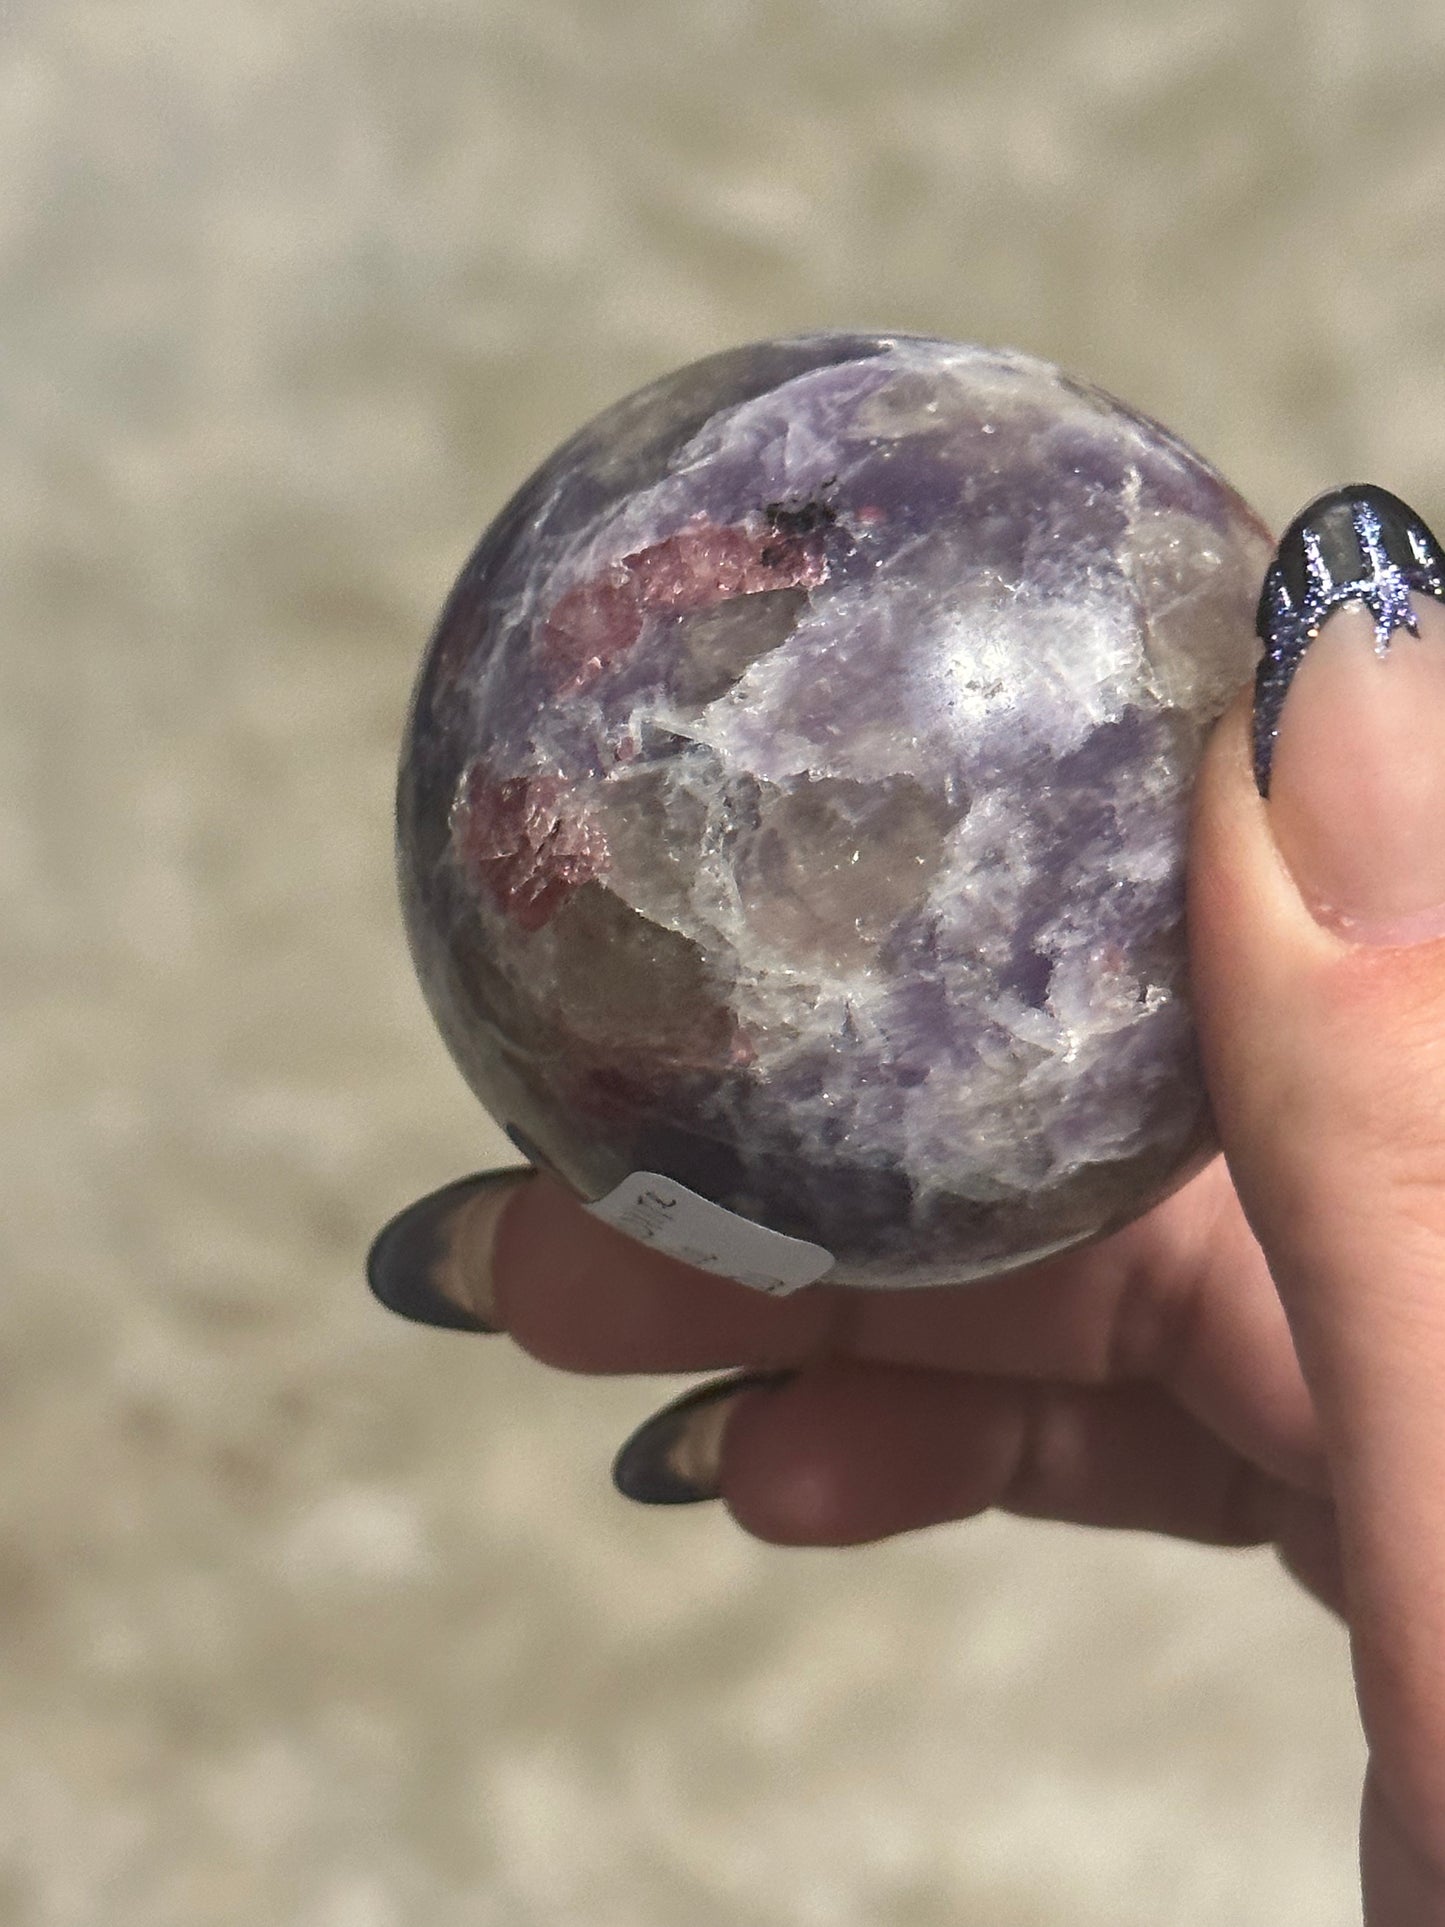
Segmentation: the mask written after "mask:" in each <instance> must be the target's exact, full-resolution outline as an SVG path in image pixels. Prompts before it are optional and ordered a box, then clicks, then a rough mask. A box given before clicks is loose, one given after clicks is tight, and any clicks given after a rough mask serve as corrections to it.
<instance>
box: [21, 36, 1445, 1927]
mask: <svg viewBox="0 0 1445 1927" xmlns="http://www.w3.org/2000/svg"><path fill="white" fill-rule="evenodd" d="M1389 12H1390V20H1391V25H1392V28H1393V33H1392V34H1387V33H1386V31H1385V28H1384V25H1383V23H1382V16H1381V14H1380V11H1379V10H1378V9H1376V8H1374V7H1372V6H1370V5H1369V4H1367V0H1357V3H1356V4H1349V3H1348V0H1333V3H1332V4H1331V3H1329V0H1319V3H1318V4H1315V5H1313V6H1308V7H1306V6H1294V5H1270V4H1268V0H1265V3H1264V4H1261V0H1197V4H1195V5H1192V6H1190V7H1188V8H1177V7H1170V6H1163V5H1159V4H1156V3H1155V0H1118V4H1105V3H1104V0H1084V3H1083V4H1065V0H1059V4H1046V5H1039V4H1026V3H1023V4H1021V0H979V3H978V4H973V5H959V4H951V3H950V0H842V3H841V4H839V5H836V6H832V7H829V8H826V9H825V8H822V7H818V6H814V7H808V6H804V5H802V4H801V3H800V0H794V3H791V4H786V3H785V4H778V5H763V4H760V3H759V4H747V3H746V0H696V4H691V3H689V0H683V4H678V0H630V3H628V4H624V3H623V0H612V3H611V4H603V3H602V0H573V3H572V4H571V5H555V4H547V0H541V4H539V3H538V0H406V3H405V4H398V3H397V0H204V4H199V3H198V0H5V3H3V4H0V183H3V185H0V636H3V642H0V898H3V914H0V971H3V985H4V989H3V1010H4V1017H3V1024H4V1030H3V1066H0V1136H3V1158H0V1168H3V1178H0V1188H3V1199H0V1240H3V1247H4V1258H5V1291H4V1295H3V1301H0V1348H3V1352H0V1356H3V1395H0V1463H3V1466H4V1468H5V1471H4V1476H3V1478H0V1636H3V1642H4V1654H5V1660H4V1665H3V1669H0V1921H3V1922H4V1923H5V1924H6V1927H10V1924H11V1923H14V1924H15V1927H232V1924H233V1923H234V1924H235V1927H257V1923H266V1927H463V1924H464V1923H465V1927H561V1924H562V1923H567V1924H568V1927H571V1924H572V1923H576V1924H577V1927H583V1924H584V1923H585V1927H677V1924H678V1923H680V1922H684V1921H685V1922H687V1923H688V1927H742V1924H746V1927H875V1923H887V1927H943V1923H945V1922H947V1923H951V1924H953V1927H957V1923H976V1924H977V1927H1045V1924H1046V1923H1048V1924H1049V1927H1053V1924H1054V1923H1062V1922H1068V1923H1070V1927H1205V1923H1211V1924H1213V1923H1229V1927H1343V1924H1344V1923H1348V1922H1349V1921H1351V1920H1352V1919H1353V1918H1355V1914H1356V1903H1355V1901H1354V1897H1353V1895H1354V1872H1353V1862H1354V1847H1353V1840H1352V1833H1353V1820H1354V1806H1355V1786H1356V1780H1357V1775H1358V1771H1359V1766H1360V1756H1359V1746H1358V1742H1357V1739H1356V1736H1355V1730H1354V1719H1353V1710H1352V1703H1351V1697H1350V1692H1349V1684H1348V1677H1347V1671H1346V1666H1345V1655H1344V1648H1343V1642H1342V1639H1341V1637H1340V1635H1339V1633H1338V1631H1337V1629H1336V1628H1334V1627H1333V1626H1332V1625H1331V1624H1330V1623H1329V1622H1328V1621H1327V1620H1326V1618H1325V1617H1324V1615H1323V1614H1322V1613H1320V1612H1318V1611H1317V1610H1316V1609H1315V1608H1314V1607H1312V1606H1311V1605H1310V1604H1308V1603H1307V1602H1306V1601H1304V1600H1303V1599H1301V1598H1299V1597H1297V1596H1295V1595H1294V1594H1293V1593H1292V1592H1291V1591H1290V1589H1289V1588H1288V1586H1287V1585H1286V1583H1285V1582H1284V1581H1283V1580H1282V1579H1281V1578H1280V1577H1279V1576H1278V1575H1277V1572H1276V1569H1275V1567H1274V1565H1273V1563H1272V1561H1271V1560H1270V1559H1269V1558H1268V1557H1267V1556H1265V1555H1256V1554H1235V1555H1223V1554H1212V1553H1206V1552H1201V1551H1197V1550H1193V1549H1186V1548H1179V1547H1172V1546H1169V1545H1164V1544H1155V1543H1152V1542H1149V1541H1146V1540H1143V1539H1127V1540H1104V1539H1100V1538H1097V1537H1091V1536H1089V1535H1087V1534H1085V1533H1082V1532H1075V1531H1071V1530H1067V1529H1063V1528H1050V1527H1045V1526H1036V1527H1031V1526H1025V1525H1022V1524H1017V1523H1013V1522H1008V1521H999V1520H992V1519H990V1520H985V1521H982V1522H979V1523H977V1524H974V1525H970V1526H968V1527H966V1528H961V1529H958V1530H953V1531H946V1532H940V1533H936V1534H933V1535H929V1536H926V1537H922V1538H919V1539H916V1540H913V1541H911V1542H908V1543H903V1544H899V1545H896V1546H892V1547H887V1548H882V1549H878V1550H873V1551H868V1552H863V1553H855V1554H848V1555H830V1554H810V1555H788V1554H784V1553H779V1552H772V1551H767V1550H764V1549H762V1548H760V1547H757V1546H754V1545H752V1544H750V1543H748V1542H746V1541H744V1540H743V1539H742V1538H741V1537H740V1536H739V1535H738V1534H737V1533H736V1532H735V1531H734V1530H733V1529H732V1528H731V1527H730V1526H729V1524H728V1522H727V1520H726V1518H725V1517H723V1516H721V1515H720V1513H718V1511H717V1510H716V1509H713V1508H704V1509H699V1510H698V1511H697V1512H694V1513H687V1514H683V1515H670V1514H661V1515H653V1514H649V1513H645V1512H642V1511H640V1510H632V1509H629V1508H628V1507H626V1506H625V1505H624V1504H623V1502H622V1501H620V1500H618V1499H616V1498H614V1497H613V1495H612V1494H611V1492H610V1490H609V1488H608V1485H607V1482H606V1465H607V1462H608V1459H609V1457H610V1455H611V1452H612V1450H613V1448H614V1446H615V1444H616V1443H617V1441H618V1440H619V1439H620V1437H621V1436H622V1435H623V1434H624V1433H625V1432H626V1431H627V1430H628V1429H629V1428H630V1426H631V1424H632V1423H633V1422H634V1421H635V1420H636V1419H637V1418H639V1417H640V1416H641V1415H642V1414H643V1413H644V1412H645V1411H647V1410H648V1409H650V1407H651V1406H652V1405H653V1404H654V1403H656V1402H658V1401H659V1400H660V1398H661V1397H662V1396H663V1394H664V1393H665V1392H667V1391H669V1390H671V1389H672V1383H671V1382H669V1383H668V1384H646V1383H641V1382H622V1383H614V1384H603V1383H581V1382H572V1381H567V1380H564V1379H562V1378H559V1377H554V1376H551V1375H549V1374H546V1373H544V1372H543V1371H542V1370H541V1369H540V1368H538V1367H534V1366H531V1365H528V1364H527V1363H526V1362H524V1361H522V1360H521V1359H519V1358H518V1357H516V1356H515V1355H513V1354H512V1353H511V1352H510V1351H509V1349H508V1348H507V1347H506V1346H505V1344H504V1343H502V1342H501V1341H491V1342H484V1341H482V1340H476V1341H472V1340H464V1339H458V1338H455V1337H447V1336H440V1335H432V1334H428V1333H424V1332H420V1331H416V1330H413V1329H410V1328H407V1327H405V1326H403V1325H401V1324H399V1323H396V1322H393V1321H390V1320H388V1319H387V1318H386V1317H385V1316H384V1315H383V1314H382V1313H381V1312H380V1311H379V1310H377V1309H376V1307H375V1306H374V1305H373V1304H372V1302H371V1301H370V1299H369V1298H368V1297H367V1296H366V1294H365V1292H364V1290H363V1288H362V1285H361V1281H360V1266H361V1258H362V1253H363V1251H364V1248H365V1245H366V1243H367V1240H368V1238H369V1235H370V1233H371V1232H372V1230H373V1229H374V1228H375V1226H376V1225H377V1224H378V1223H379V1222H380V1220H381V1219H382V1218H383V1217H384V1216H386V1215H387V1214H389V1213H390V1211H391V1210H393V1209H394V1208H395V1207H396V1206H398V1205H399V1204H401V1203H402V1202H403V1201H404V1200H406V1199H407V1198H409V1197H411V1196H413V1195H415V1194H416V1193H418V1192H420V1191H422V1190H425V1189H427V1188H429V1187H430V1186H431V1185H432V1184H435V1183H438V1182H441V1181H442V1180H444V1179H447V1178H450V1177H452V1176H453V1175H456V1174H458V1173H460V1172H462V1171H465V1170H467V1169H470V1168H474V1167H476V1166H478V1165H482V1164H485V1163H487V1162H489V1161H491V1160H492V1158H493V1156H494V1154H495V1152H496V1150H497V1143H496V1139H495V1136H494V1134H493V1133H492V1132H491V1131H490V1128H489V1127H488V1125H487V1124H486V1122H485V1120H484V1119H483V1118H482V1117H481V1116H480V1114H479V1113H478V1111H477V1109H476V1108H475V1106H474V1105H473V1103H472V1101H471V1100H470V1098H469V1097H468V1096H467V1094H466V1093H465V1091H464V1090H463V1089H462V1088H461V1086H460V1084H459V1082H458V1080H457V1078H456V1077H455V1075H454V1073H453V1072H452V1070H451V1068H450V1066H449V1064H448V1063H447V1061H446V1060H445V1058H444V1055H443V1053H442V1050H441V1047H440V1045H439V1044H438V1042H437V1041H436V1039H435V1038H434V1036H433V1035H432V1033H431V1030H430V1027H429V1022H428V1020H427V1018H426V1015H425V1012H424V1010H423V1007H422V1003H421V999H420V996H419V994H418V992H417V991H416V989H415V986H414V984H413V982H412V980H411V976H410V972H409V967H408V963H407V959H406V956H405V952H404V948H403V944H402V939H401V934H400V930H399V924H398V919H397V915H396V911H395V907H394V900H393V888H392V878H391V867H390V862H391V859H390V826H389V812H390V791H391V783H392V774H393V762H394V754H395V746H396V742H397V736H398V731H399V728H400V724H401V718H402V714H403V709H404V705H405V700H406V696H407V691H408V687H409V683H410V680H411V677H412V674H413V670H414V667H415V663H416V660H417V658H418V655H419V652H420V648H421V645H422V642H423V640H424V637H425V634H426V631H427V628H428V626H429V623H430V620H431V618H432V615H433V612H434V611H435V609H436V607H437V606H438V604H439V601H440V599H441V596H442V595H443V593H444V592H445V590H446V588H447V586H448V584H449V582H450V579H451V577H452V574H453V572H454V570H455V568H456V567H457V565H458V564H459V563H460V561H461V559H462V557H463V556H464V554H465V553H466V551H467V549H468V548H469V546H470V544H471V542H472V540H473V538H474V536H475V534H476V532H477V530H478V529H479V528H480V527H481V525H482V523H483V522H484V521H485V520H486V519H487V517H488V516H489V515H490V514H491V513H492V512H493V511H494V510H495V508H496V507H497V506H498V505H499V504H500V502H501V500H502V498H503V497H504V495H505V494H506V493H507V492H508V491H509V489H510V487H511V486H512V485H513V484H514V483H515V482H516V481H517V480H519V479H520V477H521V476H522V475H523V474H524V473H525V472H526V470H527V469H528V468H529V467H530V466H531V465H532V463H533V462H534V461H535V460H536V459H537V458H539V457H540V456H541V455H542V454H543V453H544V452H545V451H546V450H547V449H548V448H549V447H550V446H551V445H552V444H553V443H554V442H555V441H556V440H557V439H558V438H559V437H560V436H561V435H562V434H563V433H564V432H565V431H567V430H568V429H570V428H571V427H572V426H573V425H575V424H576V423H577V422H578V421H579V420H581V419H582V418H583V417H585V416H586V415H587V414H589V413H591V412H592V411H593V410H594V409H595V408H596V407H598V406H600V405H601V404H603V403H604V402H606V401H608V400H610V399H612V398H613V397H615V396H616V395H618V394H620V393H621V392H623V391H624V390H625V389H627V388H628V387H630V386H632V385H633V384H635V383H636V382H637V381H639V380H641V379H643V378H645V377H646V376H649V375H651V374H654V373H657V372H660V371H661V370H662V369H664V368H666V367H668V366H670V365H672V364H674V363H677V362H679V361H682V360H685V359H687V358H689V357H690V356H692V355H694V354H698V353H701V352H704V351H706V350H708V349H710V348H713V347H717V346H721V345H724V344H726V343H730V342H733V341H737V340H743V339H748V338H751V337H755V336H758V335H762V334H766V333H770V332H773V331H777V330H783V329H795V328H801V327H809V326H815V325H843V324H847V323H864V324H876V325H882V326H893V327H911V328H920V329H926V330H931V331H937V332H940V333H945V334H953V335H958V336H962V337H968V338H979V339H983V340H987V341H1002V342H1009V343H1012V344H1014V345H1016V346H1019V347H1022V348H1026V349H1031V350H1033V351H1035V352H1039V353H1042V354H1045V355H1048V356H1052V357H1054V358H1056V359H1059V360H1061V361H1063V362H1065V363H1066V364H1068V365H1070V366H1072V367H1073V368H1075V369H1077V370H1078V371H1079V372H1080V373H1083V374H1086V375H1088V376H1090V377H1092V378H1094V379H1095V380H1098V381H1100V382H1102V383H1103V384H1104V385H1106V386H1108V387H1110V388H1113V389H1114V390H1116V391H1117V392H1119V393H1121V394H1123V395H1124V396H1125V397H1127V398H1128V399H1129V400H1131V401H1132V402H1134V403H1136V404H1137V405H1140V406H1142V407H1144V408H1146V409H1148V410H1149V411H1151V412H1153V413H1155V414H1157V415H1159V416H1161V417H1163V418H1164V419H1165V420H1167V421H1169V422H1171V423H1172V424H1174V425H1175V426H1177V427H1178V428H1179V429H1180V430H1181V431H1182V432H1184V433H1185V434H1186V435H1187V436H1188V437H1189V438H1190V439H1191V440H1193V441H1195V442H1196V443H1197V444H1198V445H1199V446H1201V447H1202V448H1203V449H1204V450H1205V451H1206V452H1207V453H1209V454H1210V455H1211V456H1213V457H1214V458H1215V459H1216V460H1218V461H1219V462H1220V463H1221V465H1222V466H1223V467H1224V468H1225V469H1226V470H1227V471H1228V472H1229V473H1230V474H1231V475H1232V476H1233V478H1234V479H1235V480H1236V481H1237V482H1238V483H1239V484H1240V485H1241V486H1242V487H1243V488H1244V489H1245V491H1246V492H1247V493H1249V494H1251V495H1252V496H1253V497H1254V499H1255V500H1256V501H1257V502H1258V503H1259V505H1260V506H1261V508H1262V509H1263V510H1264V511H1265V512H1266V513H1267V514H1269V515H1271V516H1272V517H1274V518H1275V519H1276V520H1282V519H1283V518H1284V517H1286V516H1287V515H1288V514H1289V513H1291V512H1292V511H1293V510H1294V508H1296V507H1297V506H1298V505H1299V503H1301V502H1302V501H1304V500H1305V499H1306V498H1307V497H1308V496H1309V495H1310V494H1311V493H1313V492H1314V491H1315V490H1316V489H1318V488H1320V487H1323V486H1326V485H1328V484H1330V483H1333V482H1336V481H1340V480H1344V479H1347V478H1350V477H1353V476H1360V477H1369V478H1372V479H1378V480H1380V481H1382V482H1385V483H1387V484H1388V485H1390V486H1392V487H1394V488H1397V489H1399V490H1400V491H1401V492H1403V493H1404V494H1405V495H1406V496H1408V497H1411V498H1412V499H1416V500H1418V501H1419V503H1420V506H1421V507H1422V509H1423V510H1424V511H1425V512H1426V514H1427V515H1430V516H1431V517H1432V519H1436V520H1437V521H1438V518H1439V512H1440V510H1441V509H1442V507H1445V503H1442V501H1441V498H1440V492H1439V483H1438V477H1439V463H1438V448H1437V446H1436V440H1435V438H1436V436H1437V435H1438V432H1439V431H1438V423H1439V421H1440V420H1441V418H1442V415H1445V406H1442V404H1445V353H1442V350H1445V255H1442V250H1441V245H1440V239H1439V236H1440V232H1441V222H1440V211H1441V201H1442V195H1445V120H1442V117H1441V115H1440V112H1439V98H1440V91H1441V84H1442V79H1445V13H1442V12H1441V10H1440V9H1439V8H1438V6H1436V5H1434V4H1433V0H1425V3H1424V4H1419V5H1415V6H1411V5H1408V4H1405V5H1400V6H1397V7H1395V8H1393V9H1391V10H1389Z"/></svg>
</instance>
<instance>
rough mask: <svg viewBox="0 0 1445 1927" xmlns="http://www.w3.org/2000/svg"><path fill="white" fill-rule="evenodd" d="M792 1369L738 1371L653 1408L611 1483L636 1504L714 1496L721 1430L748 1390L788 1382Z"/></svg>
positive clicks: (614, 1468)
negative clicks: (654, 1409) (659, 1407)
mask: <svg viewBox="0 0 1445 1927" xmlns="http://www.w3.org/2000/svg"><path fill="white" fill-rule="evenodd" d="M796 1377H797V1373H796V1372H738V1373H735V1374H734V1375H733V1377H731V1378H721V1379H715V1380H714V1381H713V1382H712V1383H711V1384H710V1385H700V1386H698V1387H697V1389H696V1390H695V1391H691V1392H685V1393H684V1394H683V1396H682V1397H681V1398H678V1399H674V1400H673V1401H672V1403H671V1404H670V1405H664V1406H663V1408H662V1410H661V1411H660V1412H654V1413H653V1415H652V1417H651V1418H650V1419H647V1420H645V1421H644V1422H643V1423H642V1424H641V1425H639V1426H638V1428H637V1430H636V1431H635V1432H634V1433H633V1434H632V1436H631V1438H630V1439H628V1441H627V1443H626V1444H625V1445H624V1446H623V1448H622V1450H621V1451H620V1452H619V1453H618V1454H617V1457H616V1458H615V1459H614V1460H613V1463H612V1483H613V1484H614V1485H615V1486H616V1487H617V1490H618V1491H619V1492H620V1493H621V1494H622V1496H623V1498H624V1499H635V1500H636V1501H637V1503H638V1504H639V1505H696V1504H697V1503H698V1502H699V1501H700V1500H703V1499H715V1498H717V1497H718V1493H719V1486H718V1479H719V1475H720V1471H721V1466H722V1447H723V1434H724V1433H725V1432H726V1430H727V1425H728V1420H729V1419H730V1418H731V1417H732V1414H733V1411H734V1408H735V1407H736V1405H737V1402H738V1400H739V1399H740V1398H741V1397H742V1396H743V1395H744V1393H746V1392H757V1391H762V1390H765V1389H767V1388H770V1387H773V1386H779V1385H786V1384H788V1383H789V1381H790V1380H792V1379H794V1378H796Z"/></svg>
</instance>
